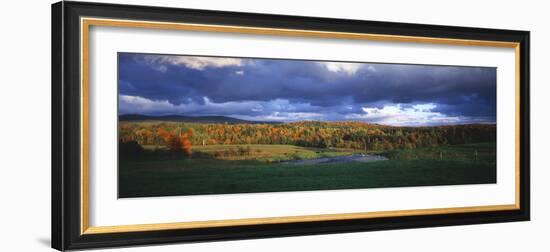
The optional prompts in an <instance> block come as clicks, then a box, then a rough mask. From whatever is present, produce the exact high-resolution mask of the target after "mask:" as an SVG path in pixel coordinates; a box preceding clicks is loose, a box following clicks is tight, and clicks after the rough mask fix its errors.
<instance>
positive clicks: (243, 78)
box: [119, 53, 496, 122]
mask: <svg viewBox="0 0 550 252" xmlns="http://www.w3.org/2000/svg"><path fill="white" fill-rule="evenodd" d="M119 94H120V95H124V96H132V97H141V98H144V99H148V100H151V101H157V102H158V101H167V102H168V103H169V104H171V105H173V106H176V107H180V108H184V107H186V105H187V107H190V105H191V104H194V106H199V105H205V103H209V104H210V105H212V104H233V105H235V106H236V104H237V103H242V102H245V101H248V102H255V103H257V104H254V106H255V109H252V108H250V109H248V110H247V109H246V108H243V107H240V109H239V111H238V114H236V115H241V116H243V117H246V116H260V115H268V114H270V113H274V112H293V113H306V114H307V113H310V114H324V115H331V116H329V118H328V119H330V118H332V119H334V120H339V119H341V118H345V117H346V116H348V115H352V114H361V113H365V112H364V109H363V108H365V107H369V108H378V109H382V108H384V106H387V105H392V104H394V105H395V104H400V107H399V108H400V109H407V108H408V107H411V106H413V105H415V104H435V106H434V107H433V108H431V107H430V112H434V113H440V114H442V115H445V116H454V117H476V118H485V119H484V120H488V121H489V122H491V121H494V118H495V117H496V69H495V68H480V67H452V66H427V65H403V64H371V63H363V64H359V63H357V64H350V63H332V62H324V63H321V62H314V61H298V60H269V59H235V58H215V57H206V58H194V57H185V56H162V55H144V54H129V53H120V54H119ZM276 100H278V101H279V102H274V101H276ZM281 101H287V102H288V104H286V107H277V106H278V105H281V104H282V102H281ZM247 104H248V105H250V106H253V105H252V103H247ZM151 106H153V105H151ZM187 107H186V108H187ZM278 109H279V110H278ZM138 112H139V111H138ZM168 112H173V111H168V110H167V111H165V113H168ZM155 113H162V111H155ZM411 113H412V112H411ZM218 114H230V112H228V111H225V110H224V111H219V112H218ZM234 115H235V114H234ZM487 118H492V119H487Z"/></svg>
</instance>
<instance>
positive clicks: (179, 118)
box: [118, 114, 278, 124]
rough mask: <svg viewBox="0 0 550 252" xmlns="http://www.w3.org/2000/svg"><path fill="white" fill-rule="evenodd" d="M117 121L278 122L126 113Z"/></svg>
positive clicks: (225, 117)
mask: <svg viewBox="0 0 550 252" xmlns="http://www.w3.org/2000/svg"><path fill="white" fill-rule="evenodd" d="M118 120H119V121H125V122H135V121H170V122H189V123H192V122H195V123H229V124H238V123H250V124H262V123H267V124H277V123H278V122H261V121H248V120H242V119H238V118H234V117H229V116H184V115H161V116H150V115H141V114H126V115H119V116H118Z"/></svg>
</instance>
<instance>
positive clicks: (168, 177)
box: [119, 143, 496, 198]
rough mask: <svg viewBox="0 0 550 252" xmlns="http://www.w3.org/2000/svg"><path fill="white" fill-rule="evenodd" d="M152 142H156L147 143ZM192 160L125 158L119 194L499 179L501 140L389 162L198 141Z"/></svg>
mask: <svg viewBox="0 0 550 252" xmlns="http://www.w3.org/2000/svg"><path fill="white" fill-rule="evenodd" d="M147 148H152V147H147ZM194 152H197V153H202V154H203V155H200V154H199V155H196V157H192V158H186V159H143V160H139V161H138V160H136V161H128V160H120V162H119V197H122V198H124V197H147V196H170V195H199V194H227V193H252V192H280V191H304V190H333V189H351V188H378V187H401V186H434V185H456V184H481V183H496V144H495V143H478V144H467V145H455V146H445V147H437V148H435V147H434V148H418V149H413V150H393V151H387V152H385V153H381V155H384V156H386V157H388V158H389V159H390V160H388V161H380V162H372V163H360V162H349V163H334V164H316V165H292V164H284V163H280V161H285V160H293V159H312V158H320V157H332V156H342V155H351V154H353V153H354V152H353V151H350V150H342V149H317V148H303V147H297V146H291V145H228V146H223V148H222V147H220V146H217V147H215V146H196V147H194Z"/></svg>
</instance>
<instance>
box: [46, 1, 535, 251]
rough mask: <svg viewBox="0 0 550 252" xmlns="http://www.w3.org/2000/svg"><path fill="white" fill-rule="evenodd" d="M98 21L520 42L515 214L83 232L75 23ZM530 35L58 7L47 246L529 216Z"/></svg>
mask: <svg viewBox="0 0 550 252" xmlns="http://www.w3.org/2000/svg"><path fill="white" fill-rule="evenodd" d="M81 17H101V18H116V19H127V20H150V21H158V22H176V23H177V22H182V23H201V24H216V25H231V26H252V27H265V28H280V29H298V30H321V31H331V32H349V33H365V34H383V35H399V36H417V37H430V38H452V39H464V40H490V41H503V42H516V43H519V51H520V55H521V56H520V58H519V65H520V67H519V81H520V88H519V97H520V100H519V110H520V111H519V125H520V130H519V146H520V148H519V157H520V160H519V165H520V166H519V198H520V202H519V209H515V210H501V211H486V212H467V213H449V214H432V215H415V216H396V217H384V218H365V219H349V220H331V221H310V222H292V223H279V224H261V225H241V226H229V227H211V228H193V229H175V230H156V231H137V232H115V233H105V234H82V232H81V225H82V224H81V194H80V190H81V171H80V169H78V167H79V166H80V162H81V158H82V157H81V152H80V146H81V142H80V134H81V132H80V128H81V122H80V118H81V110H80V105H79V104H80V99H81V96H80V85H79V83H80V78H81V72H80V68H79V66H80V62H81V54H80V18H81ZM529 54H530V51H529V32H528V31H514V30H498V29H483V28H467V27H454V26H439V25H423V24H406V23H393V22H377V21H360V20H344V19H329V18H317V17H300V16H285V15H267V14H254V13H238V12H223V11H209V10H194V9H178V8H164V7H149V6H132V5H117V4H102V3H81V2H58V3H55V4H53V5H52V80H51V81H52V164H51V165H52V178H51V179H52V188H51V191H52V202H51V204H52V216H51V218H52V230H51V232H52V247H53V248H55V249H58V250H62V251H63V250H72V249H86V248H100V247H112V246H130V245H144V244H157V243H174V242H198V241H213V240H232V239H252V238H265V237H282V236H295V235H312V234H330V233H340V232H360V231H375V230H388V229H404V228H421V227H435V226H449V225H466V224H480V223H496V222H510V221H527V220H529V218H530V189H529V188H530V171H529V167H530V131H529V127H530V126H529V125H530V112H529V104H530V95H529Z"/></svg>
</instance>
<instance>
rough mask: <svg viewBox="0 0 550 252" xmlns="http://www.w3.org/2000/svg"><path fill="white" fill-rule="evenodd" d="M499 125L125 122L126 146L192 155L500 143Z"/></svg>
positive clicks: (122, 136)
mask: <svg viewBox="0 0 550 252" xmlns="http://www.w3.org/2000/svg"><path fill="white" fill-rule="evenodd" d="M495 140H496V126H495V125H494V124H468V125H450V126H434V127H393V126H385V125H377V124H368V123H363V122H320V121H302V122H293V123H278V124H275V123H266V124H247V123H244V124H228V123H181V122H156V121H143V122H121V123H120V125H119V141H120V142H121V144H125V143H129V142H135V143H137V144H139V145H140V146H148V147H152V148H166V149H170V150H173V151H180V152H182V153H183V154H185V155H191V154H192V152H193V146H210V145H253V144H261V145H294V146H301V147H314V148H342V149H352V150H361V151H365V152H369V151H387V150H393V149H415V148H420V147H437V146H447V145H457V144H468V143H478V142H494V141H495Z"/></svg>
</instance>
